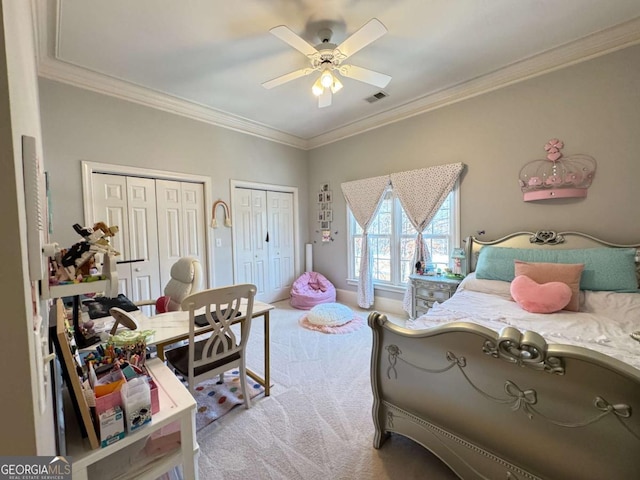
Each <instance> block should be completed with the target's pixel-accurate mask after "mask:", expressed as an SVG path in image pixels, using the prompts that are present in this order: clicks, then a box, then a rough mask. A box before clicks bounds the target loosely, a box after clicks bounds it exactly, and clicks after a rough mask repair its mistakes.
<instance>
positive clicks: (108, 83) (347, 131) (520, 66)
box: [32, 0, 640, 150]
mask: <svg viewBox="0 0 640 480" xmlns="http://www.w3.org/2000/svg"><path fill="white" fill-rule="evenodd" d="M32 3H34V4H35V9H34V11H35V16H34V22H35V25H36V30H37V42H36V43H37V56H38V75H39V76H41V77H43V78H48V79H51V80H55V81H58V82H62V83H66V84H69V85H73V86H76V87H79V88H83V89H86V90H90V91H94V92H97V93H101V94H105V95H109V96H112V97H116V98H119V99H122V100H126V101H129V102H134V103H138V104H140V105H144V106H147V107H151V108H156V109H158V110H162V111H165V112H169V113H173V114H176V115H181V116H183V117H187V118H191V119H193V120H197V121H201V122H205V123H209V124H211V125H216V126H218V127H222V128H227V129H230V130H233V131H237V132H241V133H245V134H248V135H252V136H255V137H259V138H263V139H266V140H270V141H273V142H277V143H281V144H284V145H288V146H291V147H294V148H298V149H301V150H311V149H314V148H317V147H321V146H323V145H327V144H330V143H334V142H337V141H339V140H342V139H345V138H348V137H352V136H354V135H358V134H360V133H364V132H367V131H369V130H374V129H376V128H380V127H382V126H385V125H389V124H392V123H395V122H399V121H401V120H405V119H407V118H410V117H413V116H416V115H420V114H423V113H427V112H429V111H432V110H435V109H438V108H441V107H444V106H447V105H451V104H453V103H456V102H459V101H462V100H465V99H468V98H472V97H474V96H477V95H481V94H483V93H487V92H490V91H493V90H497V89H499V88H502V87H506V86H508V85H511V84H514V83H517V82H521V81H524V80H527V79H530V78H534V77H537V76H539V75H543V74H545V73H549V72H552V71H554V70H558V69H560V68H564V67H567V66H569V65H573V64H576V63H579V62H582V61H585V60H589V59H591V58H595V57H598V56H601V55H605V54H607V53H611V52H614V51H616V50H620V49H623V48H626V47H629V46H632V45H635V44H638V43H640V17H639V18H635V19H633V20H630V21H628V22H625V23H622V24H619V25H616V26H614V27H611V28H609V29H606V30H602V31H600V32H597V33H594V34H591V35H589V36H586V37H583V38H581V39H578V40H576V41H574V42H570V43H567V44H565V45H562V46H560V47H557V48H553V49H551V50H548V51H546V52H543V53H540V54H538V55H535V56H532V57H529V58H527V59H524V60H521V61H518V62H515V63H513V64H511V65H508V66H507V67H505V68H502V69H499V70H496V71H493V72H490V73H488V74H486V75H482V76H480V77H477V78H474V79H472V80H469V81H466V82H463V83H460V84H458V85H454V86H451V87H450V88H446V89H443V90H440V91H437V92H434V93H432V94H428V95H425V96H422V97H419V98H416V99H414V100H412V101H410V102H407V103H406V104H404V105H401V106H399V107H395V108H392V109H389V110H386V111H384V112H381V113H378V114H375V115H372V116H370V117H367V118H364V119H362V120H359V121H356V122H352V123H349V124H346V125H342V126H339V127H337V128H335V129H334V130H332V131H330V132H327V133H324V134H322V135H318V136H315V137H312V138H310V139H304V138H300V137H297V136H294V135H291V134H289V133H286V132H282V131H280V130H276V129H273V128H271V127H269V126H268V125H264V124H261V123H258V122H255V121H252V120H249V119H247V118H244V117H240V116H237V115H233V114H230V113H227V112H223V111H220V110H216V109H213V108H211V107H207V106H205V105H202V104H197V103H195V102H191V101H188V100H185V99H183V98H180V97H176V96H172V95H168V94H166V93H162V92H158V91H154V90H151V89H148V88H146V87H142V86H140V85H136V84H133V83H131V82H127V81H124V80H122V79H119V78H116V77H111V76H108V75H104V74H102V73H98V72H95V71H91V70H88V69H85V68H82V67H79V66H77V65H73V64H71V63H68V62H64V61H61V60H59V59H56V58H55V53H54V50H55V49H54V46H53V45H51V43H55V41H53V42H52V40H53V38H54V37H55V32H50V31H49V24H48V22H47V11H46V9H47V3H48V2H46V1H42V0H32ZM56 16H57V12H56ZM56 21H57V19H56Z"/></svg>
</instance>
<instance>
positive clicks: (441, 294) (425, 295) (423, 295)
mask: <svg viewBox="0 0 640 480" xmlns="http://www.w3.org/2000/svg"><path fill="white" fill-rule="evenodd" d="M450 296H451V292H450V291H449V289H448V288H447V289H446V290H435V289H431V288H425V287H423V286H420V287H417V288H416V298H418V299H424V300H428V301H430V302H431V303H433V302H435V301H438V302H444V301H445V300H446V299H448V298H449V297H450Z"/></svg>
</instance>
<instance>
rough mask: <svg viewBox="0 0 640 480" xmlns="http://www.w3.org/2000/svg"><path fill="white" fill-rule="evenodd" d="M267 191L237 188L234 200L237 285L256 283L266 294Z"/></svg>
mask: <svg viewBox="0 0 640 480" xmlns="http://www.w3.org/2000/svg"><path fill="white" fill-rule="evenodd" d="M266 200H267V195H266V192H264V191H260V190H249V189H245V188H236V189H235V191H234V200H233V218H234V220H233V225H234V230H235V232H234V234H235V243H234V252H235V258H236V270H235V276H236V283H253V284H254V285H256V287H257V295H258V296H262V295H264V293H265V291H266V289H267V284H266V279H267V278H268V272H267V267H268V244H267V242H266V236H267V216H266Z"/></svg>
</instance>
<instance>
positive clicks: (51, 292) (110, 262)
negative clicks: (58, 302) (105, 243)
mask: <svg viewBox="0 0 640 480" xmlns="http://www.w3.org/2000/svg"><path fill="white" fill-rule="evenodd" d="M102 275H104V276H105V277H106V278H105V280H96V281H93V282H82V283H69V284H66V285H49V281H48V280H49V279H48V278H44V279H42V282H41V284H42V286H41V289H42V291H41V293H40V296H41V297H42V298H43V299H48V298H62V297H72V296H74V295H85V294H87V293H97V292H104V294H105V295H106V296H107V297H117V296H118V272H117V270H116V259H115V257H114V256H113V255H104V260H103V264H102Z"/></svg>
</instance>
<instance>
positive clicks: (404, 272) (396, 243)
mask: <svg viewBox="0 0 640 480" xmlns="http://www.w3.org/2000/svg"><path fill="white" fill-rule="evenodd" d="M347 209H348V215H347V217H348V222H349V278H351V279H357V278H358V277H359V269H360V257H361V255H362V228H360V226H359V225H358V224H357V222H356V221H355V218H354V217H353V215H352V214H351V210H350V209H349V208H348V207H347ZM458 225H459V213H458V188H457V186H456V188H454V189H453V190H452V191H451V193H449V195H448V196H447V198H446V200H445V201H444V202H443V204H442V206H441V207H440V210H438V213H437V214H436V215H435V217H434V218H433V220H431V223H430V224H429V225H428V226H427V228H426V229H425V230H424V231H423V232H422V236H423V238H424V240H425V243H426V245H427V248H428V249H429V253H430V254H431V261H430V263H431V264H432V268H433V269H437V268H440V269H444V268H446V267H449V266H451V262H450V255H451V252H452V251H453V249H454V248H455V247H456V246H457V243H458ZM416 235H417V233H416V230H415V228H414V227H413V225H411V222H410V221H409V219H408V218H407V216H406V214H405V212H404V210H403V208H402V205H401V204H400V200H398V198H397V197H396V196H395V195H394V193H393V191H392V190H391V189H389V190H388V191H387V192H386V193H385V196H384V199H383V201H382V204H381V205H380V209H379V210H378V213H377V214H376V216H375V218H374V219H373V222H372V223H371V227H370V228H369V249H370V250H371V256H372V265H371V266H372V269H373V281H374V284H376V286H390V287H393V286H398V287H404V285H405V284H406V282H407V281H408V279H409V275H410V274H411V273H413V272H414V270H415V268H414V265H412V263H413V252H414V249H415V239H416Z"/></svg>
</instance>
